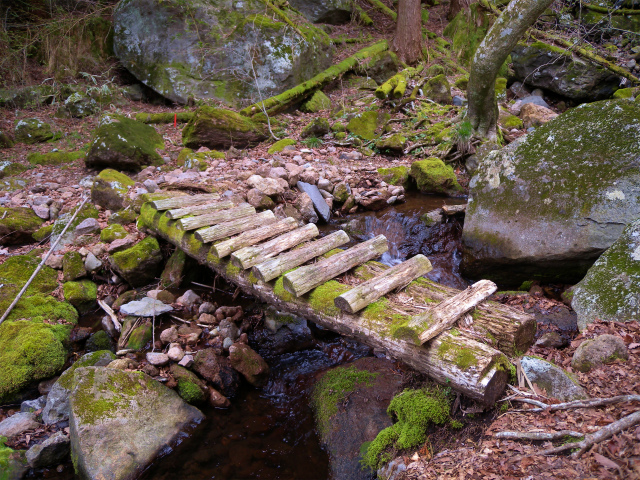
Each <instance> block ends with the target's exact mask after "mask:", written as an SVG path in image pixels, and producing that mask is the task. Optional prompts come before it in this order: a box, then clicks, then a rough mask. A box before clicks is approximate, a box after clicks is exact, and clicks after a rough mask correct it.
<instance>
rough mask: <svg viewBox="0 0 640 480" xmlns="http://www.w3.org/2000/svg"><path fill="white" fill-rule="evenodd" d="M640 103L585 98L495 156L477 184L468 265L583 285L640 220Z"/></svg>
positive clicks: (515, 278) (511, 277) (494, 273)
mask: <svg viewBox="0 0 640 480" xmlns="http://www.w3.org/2000/svg"><path fill="white" fill-rule="evenodd" d="M639 159H640V109H638V106H637V103H636V104H634V103H633V102H631V101H628V100H607V101H602V102H595V103H591V104H584V105H581V106H580V107H577V108H574V109H573V110H570V111H569V112H567V113H565V114H563V115H560V116H558V117H556V118H555V119H553V120H551V121H550V122H549V123H547V124H545V125H543V126H542V127H539V128H537V129H536V130H535V131H534V132H533V133H530V134H529V135H527V136H526V137H523V140H521V141H519V142H513V143H512V144H510V145H509V146H507V147H505V148H503V149H502V150H496V151H493V152H491V153H489V154H488V155H487V156H486V157H485V159H484V160H483V161H482V162H481V164H480V165H479V166H478V170H477V172H476V174H475V175H474V177H473V178H472V179H471V182H470V198H469V206H468V208H467V212H466V219H465V224H464V230H463V233H462V242H463V263H462V268H463V271H464V272H465V273H466V274H467V275H468V276H470V277H472V278H479V277H484V278H490V279H493V280H496V281H498V282H502V283H505V284H514V283H519V282H522V281H524V280H528V279H532V278H538V279H540V280H547V281H561V282H566V283H574V282H577V281H579V280H580V279H581V278H582V277H583V276H584V274H585V273H586V272H587V270H588V269H589V267H590V266H591V265H592V264H593V262H595V260H596V259H597V258H598V256H599V255H600V254H601V253H602V252H603V251H604V250H605V249H607V248H609V247H610V246H611V245H612V244H613V242H614V241H615V240H616V239H617V238H618V237H619V236H620V234H621V233H622V230H623V229H624V226H625V225H626V224H627V223H629V222H631V221H633V220H635V219H636V218H638V217H640V162H639Z"/></svg>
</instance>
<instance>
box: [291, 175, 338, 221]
mask: <svg viewBox="0 0 640 480" xmlns="http://www.w3.org/2000/svg"><path fill="white" fill-rule="evenodd" d="M297 185H298V188H299V189H300V191H301V192H304V193H306V194H307V195H309V197H310V198H311V201H312V202H313V206H314V207H315V209H316V211H317V212H318V215H319V216H320V218H322V219H323V220H324V221H325V222H328V221H329V219H330V218H331V209H330V208H329V206H328V205H327V202H325V201H324V198H323V197H322V194H321V193H320V190H318V187H316V186H315V185H311V184H309V183H305V182H302V181H300V182H298V184H297Z"/></svg>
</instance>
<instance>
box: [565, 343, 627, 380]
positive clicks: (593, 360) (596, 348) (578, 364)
mask: <svg viewBox="0 0 640 480" xmlns="http://www.w3.org/2000/svg"><path fill="white" fill-rule="evenodd" d="M617 359H622V360H628V359H629V351H628V350H627V346H626V345H625V343H624V340H622V338H620V337H618V336H617V335H598V336H597V337H596V338H594V339H593V340H585V341H584V342H582V343H581V344H580V346H579V347H578V348H577V349H576V351H575V352H574V354H573V358H572V359H571V367H572V368H573V369H575V370H578V371H580V372H585V373H586V372H588V371H589V370H591V369H593V368H596V367H600V366H602V365H604V364H606V363H610V362H613V361H614V360H617Z"/></svg>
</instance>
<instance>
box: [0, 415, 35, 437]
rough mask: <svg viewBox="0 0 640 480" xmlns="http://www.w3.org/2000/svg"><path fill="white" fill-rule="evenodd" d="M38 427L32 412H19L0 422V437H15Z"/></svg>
mask: <svg viewBox="0 0 640 480" xmlns="http://www.w3.org/2000/svg"><path fill="white" fill-rule="evenodd" d="M39 426H40V424H39V423H38V422H36V416H35V415H34V414H33V413H32V412H20V413H15V414H13V415H11V416H10V417H7V418H5V419H4V420H3V421H1V422H0V437H7V438H12V437H17V436H19V435H22V434H23V433H25V432H27V431H28V430H33V429H36V428H38V427H39Z"/></svg>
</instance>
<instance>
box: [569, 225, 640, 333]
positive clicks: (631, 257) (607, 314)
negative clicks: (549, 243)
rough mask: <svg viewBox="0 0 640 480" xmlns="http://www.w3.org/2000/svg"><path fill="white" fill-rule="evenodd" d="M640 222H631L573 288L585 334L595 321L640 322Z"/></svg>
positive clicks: (575, 304) (576, 309)
mask: <svg viewBox="0 0 640 480" xmlns="http://www.w3.org/2000/svg"><path fill="white" fill-rule="evenodd" d="M639 299H640V220H636V221H634V222H631V223H630V224H629V225H628V226H627V227H626V228H625V230H624V231H623V232H622V235H620V237H619V238H618V239H617V240H616V241H615V242H614V243H613V245H612V246H611V247H610V248H609V249H608V250H607V251H605V252H604V253H603V254H602V255H601V256H600V258H598V260H596V263H595V264H594V265H593V266H592V267H591V268H590V269H589V270H588V271H587V274H586V275H585V277H584V278H583V279H582V280H581V281H580V282H579V283H578V284H577V285H576V286H575V287H574V288H573V298H572V299H571V306H572V307H573V309H574V310H575V311H576V313H577V314H578V328H579V329H580V330H584V329H585V328H587V325H589V324H590V323H593V322H594V321H596V320H603V321H606V322H631V321H636V322H637V321H638V319H639V318H640V300H639Z"/></svg>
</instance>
